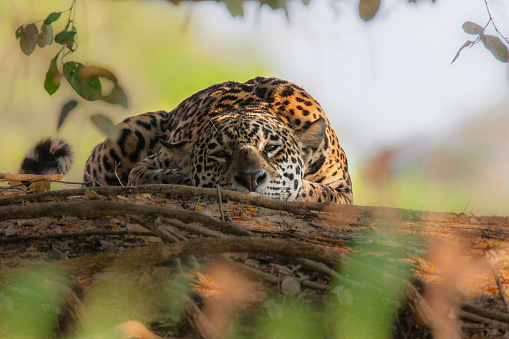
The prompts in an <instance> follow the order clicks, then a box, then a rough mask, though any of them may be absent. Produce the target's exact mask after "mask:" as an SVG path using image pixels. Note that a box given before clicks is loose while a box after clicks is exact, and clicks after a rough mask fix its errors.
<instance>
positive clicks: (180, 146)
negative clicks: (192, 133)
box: [159, 137, 193, 165]
mask: <svg viewBox="0 0 509 339" xmlns="http://www.w3.org/2000/svg"><path fill="white" fill-rule="evenodd" d="M159 142H160V143H161V145H162V146H163V149H164V150H166V152H168V153H169V155H170V157H171V158H172V159H173V160H175V161H176V162H177V163H179V164H181V165H187V164H189V163H190V162H191V154H192V150H193V143H192V142H191V141H180V142H168V141H166V137H161V138H159Z"/></svg>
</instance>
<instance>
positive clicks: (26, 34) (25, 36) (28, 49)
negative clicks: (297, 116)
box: [16, 24, 39, 55]
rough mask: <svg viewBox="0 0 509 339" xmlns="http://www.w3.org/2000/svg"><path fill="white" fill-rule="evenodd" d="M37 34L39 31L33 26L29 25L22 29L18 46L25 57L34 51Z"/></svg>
mask: <svg viewBox="0 0 509 339" xmlns="http://www.w3.org/2000/svg"><path fill="white" fill-rule="evenodd" d="M38 33H39V30H38V29H37V26H35V25H34V24H30V25H27V26H25V27H23V28H22V30H21V32H20V40H19V44H20V46H21V50H22V51H23V53H25V54H26V55H30V54H32V52H33V51H34V49H35V45H36V44H37V36H38ZM16 35H18V33H16Z"/></svg>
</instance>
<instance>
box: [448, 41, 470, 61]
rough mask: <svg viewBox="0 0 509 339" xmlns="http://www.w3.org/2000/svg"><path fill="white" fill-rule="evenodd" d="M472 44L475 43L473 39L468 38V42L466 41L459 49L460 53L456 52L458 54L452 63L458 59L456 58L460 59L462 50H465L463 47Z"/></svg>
mask: <svg viewBox="0 0 509 339" xmlns="http://www.w3.org/2000/svg"><path fill="white" fill-rule="evenodd" d="M472 44H473V42H472V41H470V40H467V42H465V43H464V44H463V46H461V48H460V49H459V51H458V53H456V56H455V57H454V59H452V61H451V64H452V63H453V62H455V61H456V59H458V57H459V56H460V53H461V51H462V50H463V48H466V47H468V46H470V45H472Z"/></svg>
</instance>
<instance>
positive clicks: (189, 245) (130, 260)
mask: <svg viewBox="0 0 509 339" xmlns="http://www.w3.org/2000/svg"><path fill="white" fill-rule="evenodd" d="M246 252H247V253H262V254H264V255H270V256H274V257H280V258H290V259H293V258H306V259H312V260H315V261H319V262H322V263H324V264H326V265H328V266H329V267H337V266H338V265H339V263H340V261H341V259H342V258H343V257H344V255H342V254H341V253H339V252H336V251H334V250H331V249H328V248H324V247H321V246H316V245H313V244H306V243H302V242H298V241H292V240H281V239H269V238H257V237H231V238H224V239H217V238H206V239H193V240H189V241H182V242H179V243H175V244H170V245H162V246H158V247H154V248H138V249H133V250H124V251H121V252H107V253H98V254H94V255H90V254H86V255H84V256H82V257H79V258H74V259H69V260H65V261H57V262H55V264H56V265H58V266H61V267H63V268H66V269H68V270H69V271H71V272H73V273H75V274H76V273H79V272H83V271H84V272H89V271H97V270H102V269H105V268H107V267H119V268H127V267H128V268H132V267H134V266H147V265H153V264H158V263H162V262H165V261H168V260H172V259H176V258H179V257H182V256H189V255H197V256H203V255H210V254H220V253H246Z"/></svg>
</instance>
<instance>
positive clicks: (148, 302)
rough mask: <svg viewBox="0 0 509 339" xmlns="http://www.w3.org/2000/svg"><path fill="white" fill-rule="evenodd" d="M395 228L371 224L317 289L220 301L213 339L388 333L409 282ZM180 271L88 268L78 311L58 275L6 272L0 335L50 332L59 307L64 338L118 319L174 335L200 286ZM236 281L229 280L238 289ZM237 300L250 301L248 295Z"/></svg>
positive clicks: (35, 269)
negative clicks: (220, 321)
mask: <svg viewBox="0 0 509 339" xmlns="http://www.w3.org/2000/svg"><path fill="white" fill-rule="evenodd" d="M396 233H397V232H394V230H393V229H392V227H391V226H390V225H384V224H380V225H379V226H378V225H377V230H376V232H375V231H374V230H373V231H370V232H367V233H365V234H364V235H363V236H362V237H361V238H359V239H358V240H357V242H356V243H354V244H352V245H353V246H352V249H353V252H352V254H351V255H349V259H348V260H346V261H345V262H343V263H342V266H341V268H340V269H339V271H338V272H339V274H340V275H339V277H340V278H339V279H338V281H336V282H335V283H334V284H333V286H332V287H331V289H330V291H329V292H328V293H327V294H326V295H322V294H321V293H317V292H316V291H313V290H308V289H299V291H298V292H297V293H291V294H288V293H285V291H284V288H283V287H282V286H273V289H272V293H270V294H268V295H266V297H265V299H264V301H263V302H262V303H261V304H258V305H257V306H256V305H253V306H256V307H255V308H252V307H250V308H246V309H244V310H242V311H239V312H238V314H233V313H232V310H231V309H229V308H228V307H232V305H230V306H227V304H225V305H224V306H223V307H226V308H220V309H216V312H223V313H224V314H225V315H229V316H228V319H229V321H228V326H226V327H225V328H224V331H225V332H226V333H220V334H221V336H220V337H227V338H374V337H376V338H390V337H392V335H393V332H394V329H395V324H396V323H395V321H396V317H397V316H398V312H399V310H401V308H402V307H403V301H404V299H403V298H404V293H405V285H404V284H405V281H408V279H410V270H411V265H410V264H407V263H405V262H404V261H402V260H401V259H405V258H408V257H409V256H411V255H413V254H415V251H413V250H412V248H413V247H412V246H414V245H413V243H415V240H416V239H411V238H410V237H409V236H402V235H395V234H396ZM407 244H411V246H407ZM421 254H422V253H421ZM181 269H182V267H180V268H179V267H178V265H175V266H172V265H169V266H159V267H156V268H154V269H153V270H152V269H150V268H148V267H143V268H130V269H128V270H117V269H115V268H110V269H108V270H106V271H103V272H101V273H97V274H95V276H94V283H93V286H89V288H87V291H86V294H85V296H84V299H83V300H82V301H83V302H82V303H79V304H77V305H79V307H80V309H75V308H74V307H76V306H77V305H74V304H73V303H70V304H68V305H66V306H65V305H64V302H63V301H64V299H65V297H66V294H67V293H68V291H70V289H69V281H68V278H67V274H66V273H64V272H62V271H60V270H58V269H56V268H52V267H49V266H46V265H41V264H32V265H30V267H25V268H22V269H19V270H13V271H12V273H10V275H9V276H8V277H7V278H4V279H2V281H1V282H0V335H1V337H2V338H50V337H54V331H55V330H56V329H57V328H58V326H57V324H58V319H57V317H59V316H61V315H62V313H63V312H65V311H66V310H65V307H69V306H70V307H73V310H74V311H73V312H77V313H79V314H80V322H79V324H66V325H67V326H68V328H67V331H68V333H67V337H70V338H89V337H90V338H91V337H94V336H98V337H101V338H105V337H108V338H117V337H120V336H118V333H117V332H116V331H115V327H116V326H117V325H119V324H121V323H123V322H125V321H128V320H138V321H140V322H142V323H145V324H153V326H154V327H155V328H157V329H159V331H164V332H165V333H166V335H178V334H179V330H180V329H182V327H184V328H185V326H186V323H185V321H184V320H185V319H186V311H185V310H186V302H188V300H190V299H189V298H188V296H189V297H190V296H192V295H193V294H194V293H195V292H194V288H193V286H194V287H195V288H196V289H197V290H199V286H200V284H201V283H200V282H199V281H200V278H199V277H198V276H199V275H196V274H195V273H196V272H195V271H194V270H185V271H182V270H181ZM156 272H158V273H156ZM193 272H194V273H193ZM234 272H235V271H230V272H229V273H230V274H232V275H233V276H234V277H230V279H231V278H233V279H234V280H237V278H238V277H236V273H234ZM155 273H156V274H155ZM179 273H180V274H179ZM293 279H295V280H296V281H297V282H298V281H299V280H301V279H308V278H307V277H305V276H302V277H301V278H300V279H296V278H293ZM246 283H248V281H246ZM244 287H245V286H242V285H241V286H238V288H240V289H241V290H242V289H243V288H244ZM210 288H211V287H207V288H206V289H210ZM281 292H282V293H281ZM220 294H221V293H219V295H220ZM219 295H217V294H214V293H212V294H211V295H208V296H207V298H211V299H212V300H214V298H218V297H219V298H220V296H219ZM230 297H231V296H230ZM246 302H247V303H251V302H250V301H249V298H248V299H246ZM234 313H237V312H234ZM61 319H63V318H61ZM27 323H30V326H26V324H27ZM180 334H181V333H180Z"/></svg>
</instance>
